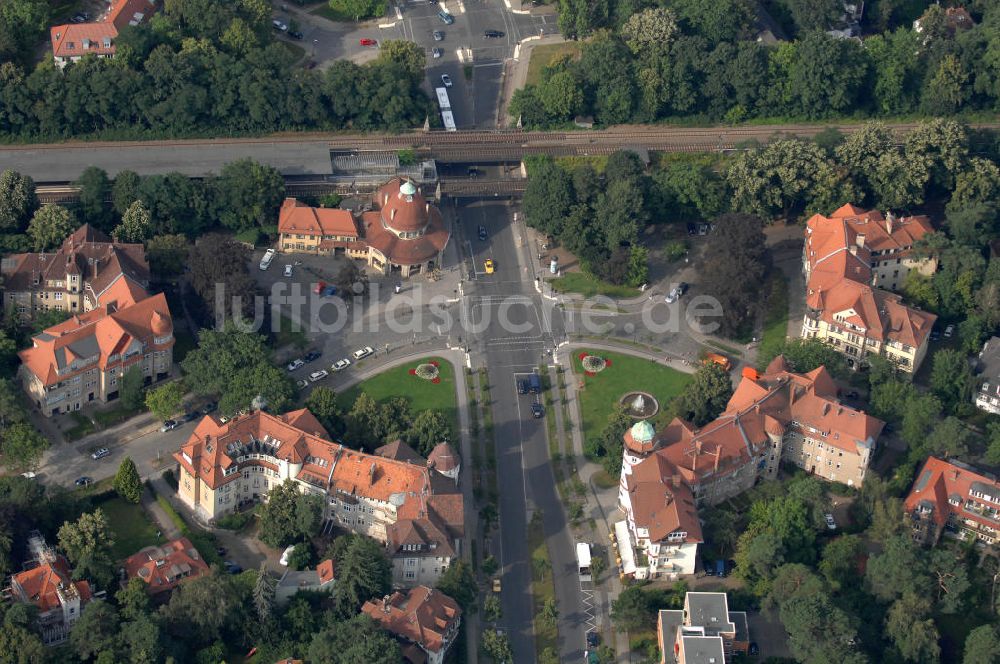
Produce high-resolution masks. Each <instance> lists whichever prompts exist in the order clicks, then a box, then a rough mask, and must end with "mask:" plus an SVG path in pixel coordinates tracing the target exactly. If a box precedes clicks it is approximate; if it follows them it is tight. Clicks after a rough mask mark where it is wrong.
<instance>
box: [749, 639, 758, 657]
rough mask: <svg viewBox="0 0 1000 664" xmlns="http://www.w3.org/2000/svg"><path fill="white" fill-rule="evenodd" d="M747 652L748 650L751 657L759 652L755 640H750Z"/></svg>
mask: <svg viewBox="0 0 1000 664" xmlns="http://www.w3.org/2000/svg"><path fill="white" fill-rule="evenodd" d="M748 652H749V655H750V656H751V657H756V656H757V655H759V654H760V648H759V647H758V646H757V642H756V641H751V642H750V649H749V651H748Z"/></svg>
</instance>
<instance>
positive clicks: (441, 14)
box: [438, 9, 455, 25]
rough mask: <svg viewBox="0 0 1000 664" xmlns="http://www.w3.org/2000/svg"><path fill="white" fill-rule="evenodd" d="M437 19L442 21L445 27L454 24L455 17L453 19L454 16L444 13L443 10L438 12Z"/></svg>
mask: <svg viewBox="0 0 1000 664" xmlns="http://www.w3.org/2000/svg"><path fill="white" fill-rule="evenodd" d="M438 17H439V18H440V19H441V20H442V21H444V24H445V25H451V24H452V23H454V22H455V17H454V16H452V15H451V14H449V13H448V12H446V11H445V10H443V9H442V10H441V11H439V12H438Z"/></svg>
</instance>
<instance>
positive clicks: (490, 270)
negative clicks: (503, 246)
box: [485, 258, 494, 274]
mask: <svg viewBox="0 0 1000 664" xmlns="http://www.w3.org/2000/svg"><path fill="white" fill-rule="evenodd" d="M485 267H486V274H493V270H494V267H493V259H492V258H487V259H486V263H485Z"/></svg>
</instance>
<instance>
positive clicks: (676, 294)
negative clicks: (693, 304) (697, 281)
mask: <svg viewBox="0 0 1000 664" xmlns="http://www.w3.org/2000/svg"><path fill="white" fill-rule="evenodd" d="M687 289H688V285H687V284H686V283H684V282H683V281H682V282H680V283H679V284H677V285H676V286H674V287H673V288H671V289H670V292H669V293H667V298H666V299H667V304H673V303H674V302H676V301H677V300H679V299H681V298H682V297H683V296H684V293H686V292H687Z"/></svg>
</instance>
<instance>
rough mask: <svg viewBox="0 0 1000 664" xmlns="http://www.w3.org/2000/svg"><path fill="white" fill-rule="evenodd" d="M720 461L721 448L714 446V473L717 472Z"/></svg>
mask: <svg viewBox="0 0 1000 664" xmlns="http://www.w3.org/2000/svg"><path fill="white" fill-rule="evenodd" d="M721 459H722V447H720V446H716V448H715V471H716V472H718V470H719V461H720V460H721Z"/></svg>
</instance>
